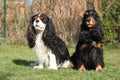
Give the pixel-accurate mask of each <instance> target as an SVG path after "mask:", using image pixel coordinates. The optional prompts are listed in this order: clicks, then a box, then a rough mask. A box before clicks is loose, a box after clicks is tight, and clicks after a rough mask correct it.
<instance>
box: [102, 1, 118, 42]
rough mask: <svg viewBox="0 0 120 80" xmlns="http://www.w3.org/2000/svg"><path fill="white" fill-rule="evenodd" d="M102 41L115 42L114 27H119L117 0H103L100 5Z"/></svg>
mask: <svg viewBox="0 0 120 80" xmlns="http://www.w3.org/2000/svg"><path fill="white" fill-rule="evenodd" d="M101 13H102V26H103V30H104V34H105V35H104V42H111V43H115V42H116V41H115V38H116V37H117V35H116V31H115V30H116V29H117V28H118V27H120V3H119V0H103V1H102V5H101Z"/></svg>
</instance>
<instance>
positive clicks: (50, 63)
mask: <svg viewBox="0 0 120 80" xmlns="http://www.w3.org/2000/svg"><path fill="white" fill-rule="evenodd" d="M36 24H37V23H36V22H35V21H34V26H35V25H36ZM38 25H39V26H42V28H43V27H45V25H44V23H42V21H41V20H40V22H39V23H38ZM35 28H36V27H35ZM36 29H37V30H40V31H41V30H42V31H41V32H39V33H38V34H37V36H36V41H35V47H34V53H35V55H36V57H37V59H38V61H37V62H35V63H34V64H31V65H33V67H34V68H39V69H42V68H44V67H45V68H49V69H55V70H56V69H58V67H57V63H56V56H55V55H54V54H53V53H52V51H51V50H50V49H49V48H48V47H47V46H46V45H45V44H44V42H43V40H42V35H43V31H44V29H45V28H43V29H41V28H38V26H37V28H36Z"/></svg>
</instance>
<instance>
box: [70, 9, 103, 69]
mask: <svg viewBox="0 0 120 80" xmlns="http://www.w3.org/2000/svg"><path fill="white" fill-rule="evenodd" d="M80 28H81V29H80V30H81V31H80V35H79V40H78V43H77V46H76V51H75V53H74V54H73V56H72V57H71V60H72V63H73V65H74V68H75V69H77V70H80V71H85V70H86V69H87V70H90V69H95V70H96V71H102V68H103V67H104V61H103V49H102V39H103V30H102V27H101V24H100V19H99V16H98V14H97V12H96V11H95V10H87V11H86V12H85V13H84V16H83V20H82V25H81V27H80Z"/></svg>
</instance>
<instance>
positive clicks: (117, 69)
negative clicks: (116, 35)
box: [0, 45, 120, 80]
mask: <svg viewBox="0 0 120 80" xmlns="http://www.w3.org/2000/svg"><path fill="white" fill-rule="evenodd" d="M69 51H70V54H72V53H73V52H74V47H73V46H69ZM34 61H36V58H35V55H34V53H33V51H32V50H31V49H29V48H28V46H26V45H2V46H0V80H120V48H118V47H117V48H115V47H113V48H110V47H104V61H105V67H104V70H103V72H96V71H94V70H91V71H85V72H79V71H77V70H73V69H59V70H47V69H41V70H40V69H33V68H32V67H30V66H29V64H30V63H31V62H34Z"/></svg>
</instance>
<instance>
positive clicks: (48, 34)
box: [42, 18, 56, 47]
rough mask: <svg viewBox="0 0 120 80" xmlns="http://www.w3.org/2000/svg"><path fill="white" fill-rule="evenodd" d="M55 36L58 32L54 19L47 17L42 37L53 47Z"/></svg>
mask: <svg viewBox="0 0 120 80" xmlns="http://www.w3.org/2000/svg"><path fill="white" fill-rule="evenodd" d="M55 37H56V32H55V29H54V25H53V23H52V20H51V19H49V18H47V23H46V28H45V31H44V33H43V36H42V39H43V41H44V43H45V44H46V45H47V46H49V47H52V46H51V45H52V44H53V41H54V40H55Z"/></svg>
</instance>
